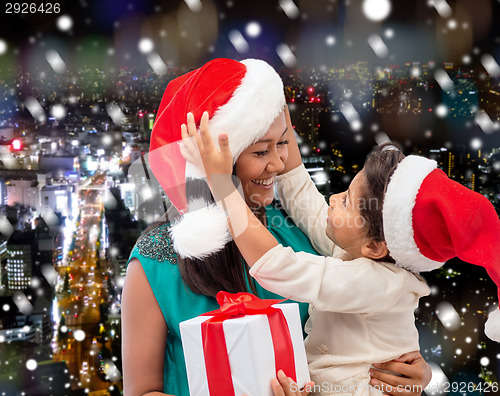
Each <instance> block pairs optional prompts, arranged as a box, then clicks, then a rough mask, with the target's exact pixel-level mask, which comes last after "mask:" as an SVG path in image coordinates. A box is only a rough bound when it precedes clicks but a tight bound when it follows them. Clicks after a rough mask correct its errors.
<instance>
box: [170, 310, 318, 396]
mask: <svg viewBox="0 0 500 396" xmlns="http://www.w3.org/2000/svg"><path fill="white" fill-rule="evenodd" d="M273 307H275V308H279V309H281V310H282V312H283V314H284V316H285V319H286V322H287V324H288V329H289V331H290V337H291V340H292V345H293V353H294V358H295V373H296V377H297V384H298V386H299V387H303V386H304V385H305V384H306V383H307V382H309V380H310V378H309V371H308V367H307V358H306V351H305V348H304V340H303V336H302V326H301V321H300V314H299V306H298V304H297V303H286V304H275V305H273ZM210 318H211V316H197V317H196V318H193V319H190V320H187V321H184V322H181V323H180V324H179V326H180V331H181V338H182V348H183V350H184V358H185V360H186V370H187V376H188V383H189V393H190V395H191V396H221V395H210V392H209V389H208V382H207V374H206V368H205V359H204V354H203V343H202V335H201V323H203V322H205V321H206V320H208V319H210ZM223 329H224V336H225V339H226V350H227V353H228V356H229V364H230V366H231V377H232V382H233V387H234V391H235V395H236V396H241V395H243V394H246V395H248V396H273V392H272V389H271V379H272V378H275V377H276V367H275V361H274V349H273V342H272V338H271V329H270V327H269V321H268V317H267V316H266V315H264V314H262V315H247V316H243V317H239V318H236V319H226V320H225V321H224V322H223ZM288 375H289V374H288ZM224 396H226V395H224ZM227 396H229V395H227Z"/></svg>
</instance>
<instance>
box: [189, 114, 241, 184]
mask: <svg viewBox="0 0 500 396" xmlns="http://www.w3.org/2000/svg"><path fill="white" fill-rule="evenodd" d="M181 135H182V143H183V146H181V154H182V156H183V157H184V158H185V159H186V161H188V162H190V163H192V164H193V165H195V166H196V167H197V168H200V166H201V165H200V159H201V164H202V165H203V169H204V171H205V172H204V173H206V174H207V176H208V180H209V182H211V180H213V178H214V175H231V174H232V172H233V156H232V154H231V150H230V149H229V139H228V137H227V135H226V134H220V135H219V148H218V147H217V146H216V145H215V144H214V143H213V141H212V137H211V135H210V132H209V130H208V113H207V112H206V111H205V112H204V113H203V116H202V117H201V121H200V133H198V131H197V129H196V123H195V122H194V117H193V114H191V113H188V114H187V125H186V124H182V125H181Z"/></svg>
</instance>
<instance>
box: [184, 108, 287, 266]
mask: <svg viewBox="0 0 500 396" xmlns="http://www.w3.org/2000/svg"><path fill="white" fill-rule="evenodd" d="M181 132H182V136H183V144H184V147H185V150H183V155H184V156H185V157H186V152H188V153H190V154H192V151H193V150H192V148H193V147H192V139H195V140H196V143H197V146H198V148H197V150H199V153H200V155H201V159H202V161H203V166H204V168H205V173H206V174H207V178H208V182H209V185H210V189H211V190H212V194H213V196H214V198H215V201H216V202H217V203H218V204H219V205H220V206H221V207H222V208H223V209H224V211H226V213H227V215H228V223H229V230H230V231H231V234H232V236H233V239H234V241H235V242H236V245H237V246H238V249H239V250H240V252H241V254H242V256H243V258H244V259H245V261H246V262H247V264H248V265H249V266H250V267H251V266H252V265H254V263H255V262H256V261H257V260H259V259H260V258H261V257H262V256H263V255H264V254H265V253H266V252H267V251H268V250H270V249H272V248H273V247H275V246H277V245H278V241H277V240H276V238H274V236H273V235H272V234H271V233H270V232H269V231H268V230H267V228H266V227H264V226H263V225H262V223H261V222H260V221H259V220H258V219H257V218H256V217H255V216H254V215H253V213H252V211H251V210H250V208H249V207H248V206H247V204H246V202H245V200H244V198H243V197H242V196H241V195H240V193H239V192H238V190H237V189H236V187H235V186H234V184H233V182H232V180H231V175H232V171H233V157H232V154H231V151H230V150H229V140H228V137H227V135H223V134H221V135H219V147H220V150H219V149H218V148H217V147H216V146H215V144H214V143H213V141H212V138H211V136H210V133H209V131H208V113H207V112H205V113H204V114H203V116H202V118H201V122H200V133H199V134H198V133H197V130H196V124H195V122H194V117H193V116H192V114H191V113H189V114H188V117H187V126H186V125H182V128H181ZM193 156H196V154H194V155H192V156H191V157H190V156H187V158H186V159H187V160H190V158H192V157H193Z"/></svg>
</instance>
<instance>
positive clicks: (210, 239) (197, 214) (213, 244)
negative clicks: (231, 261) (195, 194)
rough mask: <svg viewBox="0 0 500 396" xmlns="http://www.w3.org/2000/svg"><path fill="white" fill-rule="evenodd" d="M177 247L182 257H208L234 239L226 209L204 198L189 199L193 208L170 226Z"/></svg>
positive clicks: (190, 207) (175, 248)
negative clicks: (228, 223)
mask: <svg viewBox="0 0 500 396" xmlns="http://www.w3.org/2000/svg"><path fill="white" fill-rule="evenodd" d="M170 236H171V237H172V241H173V245H174V250H175V251H176V252H177V254H179V256H180V257H182V258H186V257H188V258H197V259H204V258H206V257H208V256H210V255H212V254H213V253H216V252H218V251H219V250H222V248H224V246H225V245H226V243H228V242H229V241H230V240H231V234H230V232H229V228H228V225H227V219H226V215H225V213H224V211H223V210H222V209H220V208H219V207H218V206H217V205H216V204H215V203H214V204H208V203H207V202H206V201H204V200H202V199H196V200H193V201H190V202H189V210H188V212H187V213H185V214H184V215H183V216H182V217H181V219H180V220H179V221H178V222H177V223H175V224H174V225H172V227H171V228H170Z"/></svg>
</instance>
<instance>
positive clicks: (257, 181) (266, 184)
mask: <svg viewBox="0 0 500 396" xmlns="http://www.w3.org/2000/svg"><path fill="white" fill-rule="evenodd" d="M274 178H275V176H273V177H270V178H269V179H254V180H252V183H255V184H257V185H259V186H263V187H269V186H270V185H272V184H273V183H274Z"/></svg>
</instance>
